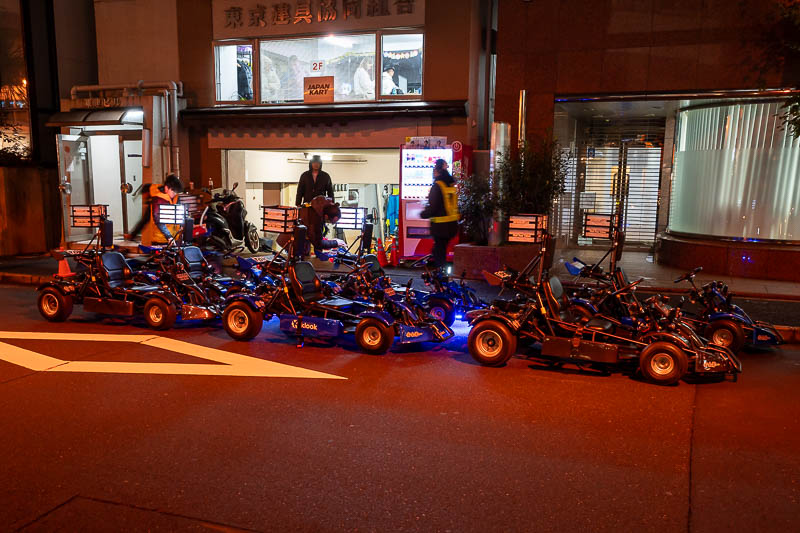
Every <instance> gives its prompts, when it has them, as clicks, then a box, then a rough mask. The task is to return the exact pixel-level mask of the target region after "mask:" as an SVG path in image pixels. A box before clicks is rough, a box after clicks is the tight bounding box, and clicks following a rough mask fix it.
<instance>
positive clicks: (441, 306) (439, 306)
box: [425, 298, 456, 328]
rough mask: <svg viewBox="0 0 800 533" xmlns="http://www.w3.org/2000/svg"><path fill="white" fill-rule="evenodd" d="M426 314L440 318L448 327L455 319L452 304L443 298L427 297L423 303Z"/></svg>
mask: <svg viewBox="0 0 800 533" xmlns="http://www.w3.org/2000/svg"><path fill="white" fill-rule="evenodd" d="M425 309H426V310H427V311H428V314H429V315H431V316H432V317H433V318H435V319H436V320H441V321H442V322H444V324H445V325H446V326H447V327H448V328H449V327H450V326H452V325H453V322H455V321H456V310H455V307H453V304H452V303H450V302H449V301H447V300H445V299H443V298H429V299H428V301H427V303H426V304H425Z"/></svg>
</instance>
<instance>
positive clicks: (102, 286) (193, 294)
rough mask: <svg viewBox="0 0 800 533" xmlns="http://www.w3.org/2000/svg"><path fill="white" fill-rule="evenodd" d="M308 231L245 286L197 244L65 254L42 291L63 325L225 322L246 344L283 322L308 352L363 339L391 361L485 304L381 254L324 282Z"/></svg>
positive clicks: (245, 262) (344, 260)
mask: <svg viewBox="0 0 800 533" xmlns="http://www.w3.org/2000/svg"><path fill="white" fill-rule="evenodd" d="M305 233H306V229H305V227H304V226H302V225H298V226H296V228H295V230H294V232H293V234H292V238H291V239H290V240H289V242H288V243H287V245H286V246H284V247H283V248H282V249H281V250H280V251H279V252H278V253H276V254H274V256H273V257H271V258H269V259H268V260H264V259H263V258H260V259H261V260H260V261H259V259H255V258H242V257H239V258H238V263H239V271H240V275H239V276H237V277H236V278H232V277H227V276H222V275H219V274H217V273H216V271H215V269H214V268H213V266H211V265H210V264H209V263H208V261H207V260H206V259H205V258H204V256H203V253H202V251H201V250H200V249H199V248H198V247H196V246H193V245H191V244H186V243H184V244H183V245H178V244H177V243H176V242H175V241H174V240H173V242H171V243H170V244H169V245H167V246H165V247H157V248H148V247H140V249H141V251H142V252H144V253H145V254H146V257H144V258H142V259H138V260H134V259H128V258H125V257H124V256H123V255H122V254H121V253H120V252H118V251H114V250H112V249H108V248H106V247H103V246H99V245H98V246H97V247H92V246H91V243H90V245H88V246H87V247H86V248H85V249H84V250H82V251H74V252H65V254H69V255H71V256H72V257H73V259H74V260H75V261H76V263H77V265H78V267H77V268H76V271H75V272H74V273H71V274H70V275H56V276H54V277H53V279H52V280H51V281H50V282H48V283H46V284H44V285H42V286H41V287H39V297H38V307H39V311H40V313H41V314H42V316H43V317H44V318H46V319H47V320H50V321H63V320H66V319H67V318H68V317H69V316H70V314H71V312H72V309H73V305H75V304H78V305H82V306H83V308H84V310H85V311H89V312H94V313H98V314H103V315H112V316H123V317H137V316H140V317H143V318H144V320H145V322H146V323H147V324H148V325H149V326H150V327H152V328H154V329H168V328H170V327H172V326H173V325H174V324H175V322H176V320H178V319H180V320H214V319H221V320H222V324H223V327H224V328H225V331H226V332H227V333H228V334H229V335H230V336H231V337H233V338H234V339H237V340H249V339H252V338H253V337H255V336H256V335H257V334H258V333H259V332H260V330H261V328H262V326H263V323H264V321H266V320H269V319H271V318H272V317H277V318H278V320H279V324H280V329H281V330H282V331H283V332H285V333H286V334H288V335H290V336H293V337H296V339H297V342H298V345H302V344H303V342H304V340H305V339H306V338H329V339H332V338H336V337H339V336H341V335H343V334H349V333H353V334H355V340H356V343H357V344H358V346H359V347H360V348H361V349H362V350H363V351H364V352H367V353H371V354H382V353H385V352H386V351H387V350H388V349H389V348H390V347H391V346H392V345H393V344H395V343H398V344H407V343H420V342H442V341H445V340H447V339H449V338H450V337H452V336H453V330H452V329H451V328H450V326H452V324H453V321H454V320H455V318H456V316H457V315H458V316H463V315H464V313H465V312H467V311H470V310H472V309H475V308H478V307H481V306H483V305H485V304H484V303H483V302H481V301H480V300H479V299H478V298H477V296H476V295H475V293H474V291H473V290H472V289H471V288H469V287H467V286H466V285H464V284H463V282H462V283H458V282H454V281H451V280H449V279H448V278H447V277H446V276H444V275H443V274H441V273H440V272H439V271H438V270H433V269H430V268H429V267H427V265H425V266H426V268H425V273H424V274H423V278H424V279H425V282H426V283H427V284H428V285H430V287H431V290H430V291H416V290H412V289H411V283H410V282H409V284H407V285H405V286H400V285H397V284H395V283H393V282H392V281H391V279H390V278H389V277H388V276H386V275H385V273H384V272H383V270H382V268H381V266H380V264H379V263H378V261H377V258H376V257H375V256H374V255H369V254H365V255H362V254H358V255H356V254H351V253H350V252H348V251H346V250H339V251H337V253H336V254H335V256H334V257H333V260H334V261H335V262H336V263H338V264H340V265H344V266H345V267H348V268H346V269H345V270H347V273H334V274H333V275H331V276H329V278H328V279H325V280H323V279H321V278H320V276H319V275H318V274H317V272H316V271H315V269H314V267H313V265H312V264H311V263H310V262H307V261H303V260H302V254H301V251H302V250H304V249H305ZM370 240H371V239H370Z"/></svg>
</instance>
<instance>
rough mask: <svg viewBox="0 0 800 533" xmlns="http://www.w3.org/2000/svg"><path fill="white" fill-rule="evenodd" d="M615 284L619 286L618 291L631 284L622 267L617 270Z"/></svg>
mask: <svg viewBox="0 0 800 533" xmlns="http://www.w3.org/2000/svg"><path fill="white" fill-rule="evenodd" d="M614 283H615V284H616V285H617V289H620V288H622V287H624V286H626V285H628V284H630V280H629V279H628V275H627V274H625V271H624V270H622V268H621V267H617V270H616V271H614Z"/></svg>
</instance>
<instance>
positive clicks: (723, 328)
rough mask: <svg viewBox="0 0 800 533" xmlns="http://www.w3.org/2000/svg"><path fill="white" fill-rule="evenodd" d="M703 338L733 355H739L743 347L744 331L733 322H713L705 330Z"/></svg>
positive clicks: (722, 320)
mask: <svg viewBox="0 0 800 533" xmlns="http://www.w3.org/2000/svg"><path fill="white" fill-rule="evenodd" d="M705 336H706V338H707V339H708V340H709V342H711V343H712V344H716V345H717V346H722V347H723V348H727V349H729V350H730V351H732V352H733V353H739V350H741V349H742V346H744V331H742V327H741V326H740V325H739V324H737V323H736V322H734V321H733V320H725V319H721V320H715V321H714V322H712V323H711V324H709V325H708V327H707V328H706V335H705Z"/></svg>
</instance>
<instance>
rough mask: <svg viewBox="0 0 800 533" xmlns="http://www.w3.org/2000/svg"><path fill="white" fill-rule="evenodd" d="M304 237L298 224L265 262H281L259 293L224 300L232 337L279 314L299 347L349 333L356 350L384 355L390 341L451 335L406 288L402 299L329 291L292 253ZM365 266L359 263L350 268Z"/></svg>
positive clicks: (245, 335)
mask: <svg viewBox="0 0 800 533" xmlns="http://www.w3.org/2000/svg"><path fill="white" fill-rule="evenodd" d="M304 241H305V227H304V226H297V227H296V228H295V231H294V235H293V237H292V239H291V240H290V241H289V243H287V244H286V246H285V247H284V248H283V249H282V250H281V251H280V252H279V253H278V254H276V257H275V259H273V262H272V264H271V265H268V266H267V268H268V269H270V270H272V271H274V270H275V269H276V265H280V264H283V265H284V269H283V272H282V274H281V275H279V276H276V277H275V286H270V287H262V289H261V291H260V294H256V293H253V292H247V291H244V292H240V293H237V294H234V295H233V296H231V297H229V298H228V299H227V300H226V306H225V310H224V312H223V316H222V324H223V327H224V328H225V331H226V332H227V333H228V334H229V335H230V336H231V337H232V338H234V339H236V340H249V339H252V338H253V337H255V336H256V335H257V334H258V333H259V332H260V331H261V328H262V325H263V322H264V321H265V320H269V319H270V318H271V317H272V316H273V315H274V316H277V317H278V319H279V323H280V326H279V327H280V329H281V331H283V332H284V333H286V334H288V335H291V336H294V337H296V338H297V344H298V346H302V345H303V343H304V340H305V339H306V338H327V339H331V338H336V337H339V336H341V335H343V334H349V333H353V334H355V340H356V344H357V345H358V346H359V348H360V349H361V350H363V351H364V352H366V353H370V354H383V353H386V352H387V351H388V350H389V348H390V347H391V346H392V344H393V343H394V342H398V343H401V344H405V343H419V342H442V341H445V340H447V339H449V338H450V337H452V336H453V331H452V330H450V328H448V327H447V326H446V325H445V324H443V323H442V322H441V321H438V320H436V319H433V318H432V317H430V316H428V315H427V314H425V313H424V312H420V310H419V309H418V308H416V307H415V306H414V305H413V298H414V295H413V291H411V290H408V291H406V299H407V301H406V302H399V301H396V300H393V299H391V298H390V297H387V296H386V294H385V292H384V291H382V290H375V291H374V292H373V293H372V301H365V300H362V299H350V298H342V297H339V296H336V295H334V294H333V292H334V291H333V290H332V289H331V285H329V284H327V283H325V282H323V281H322V280H320V278H319V276H317V273H316V271H315V270H314V267H313V266H312V265H311V263H309V262H307V261H303V260H301V256H300V255H299V253H298V252H297V251H299V250H303V249H304V246H303V245H302V244H303V243H304ZM284 250H288V251H289V258H288V259H285V260H282V261H281V260H280V259H279V257H280V254H281V253H283V251H284ZM367 268H368V265H364V266H361V267H358V268H357V269H356V270H355V271H354V272H364V271H366V270H367ZM395 338H397V339H395Z"/></svg>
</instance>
